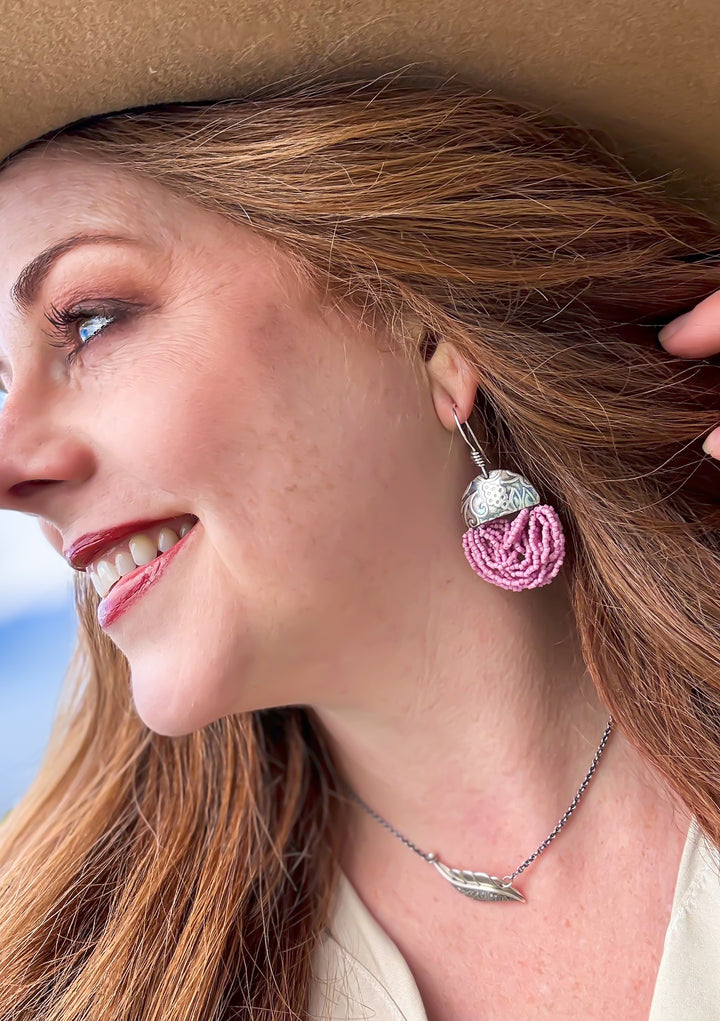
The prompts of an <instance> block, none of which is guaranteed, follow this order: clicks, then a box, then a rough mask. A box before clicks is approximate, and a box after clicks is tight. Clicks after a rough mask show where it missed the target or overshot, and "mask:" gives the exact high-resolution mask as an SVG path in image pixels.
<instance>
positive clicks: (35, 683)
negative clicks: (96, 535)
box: [0, 511, 76, 818]
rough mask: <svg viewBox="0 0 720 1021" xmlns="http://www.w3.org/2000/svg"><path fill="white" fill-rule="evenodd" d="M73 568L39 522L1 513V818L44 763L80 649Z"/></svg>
mask: <svg viewBox="0 0 720 1021" xmlns="http://www.w3.org/2000/svg"><path fill="white" fill-rule="evenodd" d="M73 574H74V572H73V570H72V568H70V567H69V566H68V564H66V563H65V561H64V560H63V558H62V557H61V556H60V555H59V554H58V553H57V552H56V551H55V550H54V549H53V548H52V546H51V545H50V543H49V542H48V541H47V539H46V538H45V536H44V535H43V534H42V532H41V531H40V526H39V524H38V519H37V518H31V517H28V516H27V515H24V514H19V513H17V512H10V511H0V818H1V817H2V816H3V815H4V814H5V813H6V812H7V811H8V810H9V809H10V808H12V807H13V805H15V804H16V803H17V801H18V800H19V799H20V797H21V796H22V794H23V792H24V791H25V789H26V788H27V786H28V785H29V783H30V781H31V780H32V779H33V777H34V775H35V773H36V772H37V769H38V766H39V765H40V759H41V757H42V753H43V749H44V747H45V744H46V742H47V739H48V737H49V734H50V726H51V723H52V718H53V715H54V713H55V707H56V704H57V700H58V697H59V694H60V686H61V682H62V678H63V674H64V672H65V668H66V666H67V663H68V660H69V658H70V655H71V653H72V650H73V646H74V643H75V630H76V618H75V609H74V595H73Z"/></svg>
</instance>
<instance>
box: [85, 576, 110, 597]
mask: <svg viewBox="0 0 720 1021" xmlns="http://www.w3.org/2000/svg"><path fill="white" fill-rule="evenodd" d="M87 573H88V574H89V575H90V581H91V582H92V583H93V585H94V587H95V591H96V592H97V594H98V595H99V596H100V598H101V599H104V598H105V594H106V593H105V591H104V589H103V585H102V583H101V581H100V579H99V578H98V576H97V574H96V573H95V571H88V572H87Z"/></svg>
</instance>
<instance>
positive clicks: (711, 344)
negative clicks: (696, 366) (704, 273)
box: [658, 291, 720, 459]
mask: <svg viewBox="0 0 720 1021" xmlns="http://www.w3.org/2000/svg"><path fill="white" fill-rule="evenodd" d="M658 339H659V340H660V343H661V344H662V346H663V347H664V348H665V350H666V351H668V352H669V353H670V354H673V355H678V357H680V358H709V357H710V356H711V355H716V354H720V291H715V293H714V294H711V295H710V296H709V297H707V298H705V299H704V300H703V301H701V302H699V303H698V304H697V305H696V306H695V308H693V309H692V310H691V311H690V312H685V313H684V315H681V316H678V317H677V318H676V319H673V320H672V321H671V322H669V323H668V324H667V326H664V327H663V329H662V330H660V333H659V336H658ZM703 449H704V450H705V453H707V454H710V456H711V457H716V458H718V459H720V426H718V427H717V428H716V429H713V431H712V432H711V433H710V435H709V436H708V437H707V438H706V439H705V442H704V443H703Z"/></svg>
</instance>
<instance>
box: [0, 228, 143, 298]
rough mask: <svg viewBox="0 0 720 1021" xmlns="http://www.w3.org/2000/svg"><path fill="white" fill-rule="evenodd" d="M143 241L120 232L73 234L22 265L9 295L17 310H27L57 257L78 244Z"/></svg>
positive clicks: (138, 242) (134, 242)
mask: <svg viewBox="0 0 720 1021" xmlns="http://www.w3.org/2000/svg"><path fill="white" fill-rule="evenodd" d="M143 243H144V242H143V241H142V240H141V239H140V238H133V237H128V236H126V235H121V234H74V235H73V236H72V237H69V238H66V239H65V240H64V241H59V242H58V243H57V244H55V245H51V247H50V248H46V249H45V250H44V251H42V252H40V254H39V255H36V256H35V258H34V259H32V260H31V261H30V262H29V263H28V264H27V266H24V267H23V269H22V270H21V271H20V275H19V276H18V278H17V280H16V281H15V283H14V284H13V285H12V287H11V288H10V297H11V298H12V300H13V303H14V305H15V307H16V308H17V309H18V311H19V312H27V311H28V310H29V309H30V308H31V306H32V305H33V303H34V302H35V300H36V298H37V295H38V291H39V290H40V287H41V286H42V283H43V281H44V280H45V278H46V277H47V275H48V273H49V272H50V270H51V269H52V268H53V266H54V265H55V263H56V262H57V261H58V259H60V258H61V257H62V256H63V255H65V254H66V253H67V252H71V251H72V250H73V249H74V248H79V247H80V245H92V244H95V245H103V244H105V245H107V244H114V245H117V244H135V245H141V244H143Z"/></svg>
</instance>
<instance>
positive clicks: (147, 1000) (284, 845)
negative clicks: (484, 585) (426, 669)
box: [0, 75, 720, 1021]
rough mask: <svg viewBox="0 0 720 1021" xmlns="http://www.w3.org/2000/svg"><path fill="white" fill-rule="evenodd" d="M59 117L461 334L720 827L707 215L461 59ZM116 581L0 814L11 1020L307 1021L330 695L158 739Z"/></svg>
mask: <svg viewBox="0 0 720 1021" xmlns="http://www.w3.org/2000/svg"><path fill="white" fill-rule="evenodd" d="M51 137H56V138H59V139H63V140H64V141H65V142H66V143H67V144H71V145H73V146H76V147H78V148H79V149H80V150H81V151H84V152H91V153H93V154H94V155H95V156H96V157H97V158H100V159H103V160H107V161H112V162H113V163H117V164H120V165H122V167H124V168H126V169H127V171H128V172H131V173H135V174H141V175H148V176H150V177H152V178H153V179H155V180H156V181H159V182H161V183H163V184H165V185H166V186H167V187H168V188H171V189H173V190H174V191H175V192H177V193H180V194H182V195H184V196H186V197H189V198H191V199H193V200H195V201H196V202H198V203H200V204H201V205H202V206H204V207H206V208H209V209H211V210H213V211H215V212H218V213H220V214H222V215H223V216H227V217H228V218H230V219H231V220H234V221H237V222H241V223H242V224H244V225H246V226H249V227H250V228H251V229H254V230H257V231H260V232H261V233H262V234H263V235H264V236H265V237H270V238H272V239H274V240H275V241H276V242H277V243H278V244H279V245H281V246H284V247H285V250H287V251H289V252H290V253H292V255H293V259H294V260H295V262H296V264H297V265H298V266H299V267H301V268H302V272H304V273H306V274H307V279H308V281H309V282H312V283H314V284H317V286H318V291H319V293H322V294H325V295H330V296H333V300H335V299H337V298H339V299H343V298H352V299H353V300H354V301H355V302H356V303H357V302H358V301H359V302H360V303H361V304H363V305H364V306H365V307H370V306H372V308H373V309H375V310H377V311H379V312H380V313H381V315H382V316H383V317H384V320H385V321H386V322H387V323H389V324H391V326H392V329H393V331H394V335H396V339H397V343H398V345H399V346H400V348H401V349H402V350H403V351H405V352H406V353H407V355H408V357H410V358H427V357H428V356H429V354H430V353H431V352H432V349H433V345H434V344H435V343H436V342H437V340H438V338H445V339H448V340H451V341H452V342H453V343H454V344H455V345H456V346H457V348H458V349H459V351H460V352H461V353H462V354H463V355H464V356H465V357H466V358H467V360H468V362H469V363H470V365H471V366H472V367H473V371H474V372H476V374H477V379H478V382H479V394H478V398H477V401H476V406H475V408H474V409H473V418H472V419H471V424H472V425H473V427H474V428H475V429H476V431H477V430H478V429H482V428H485V429H487V430H489V433H490V435H491V436H492V438H493V442H494V445H495V447H496V449H497V451H498V456H499V460H500V463H501V464H502V465H503V466H508V467H515V468H516V469H517V470H519V471H521V472H522V473H523V474H525V475H526V476H528V477H529V478H530V479H532V480H533V481H534V482H535V483H536V484H538V486H539V487H540V488H541V490H542V491H543V493H544V495H545V497H546V498H547V499H548V500H550V501H551V502H552V503H553V504H554V505H555V506H556V507H557V508H558V510H559V512H560V514H561V517H562V519H563V523H564V526H565V529H566V532H567V534H568V540H569V557H568V560H567V569H568V577H569V581H570V587H571V597H572V601H573V606H574V612H575V615H576V619H577V626H578V628H579V632H580V635H581V638H582V643H583V650H584V656H585V659H586V664H587V667H588V670H589V672H590V674H591V676H592V678H593V680H594V682H595V684H596V686H597V689H598V691H599V693H600V696H601V698H602V699H603V700H604V701H605V703H606V704H607V706H608V708H609V710H610V711H611V712H612V714H613V715H614V716H615V719H616V721H617V725H618V727H619V728H620V729H621V730H622V731H623V733H624V734H625V736H626V737H627V738H628V739H629V740H630V741H631V742H632V743H633V744H634V745H635V746H636V747H637V748H638V749H639V750H640V751H641V752H642V753H643V754H644V756H645V757H646V759H647V760H648V761H649V763H651V764H652V765H653V766H654V767H656V769H657V770H658V771H659V773H660V774H661V775H662V776H663V777H664V778H665V779H666V781H667V783H668V784H669V785H670V787H671V788H672V789H673V790H674V791H675V792H677V794H678V795H679V797H680V798H681V799H682V801H683V802H684V803H685V805H686V806H687V807H688V808H689V809H690V810H691V811H692V812H693V813H694V815H695V816H696V818H697V820H698V822H699V824H700V826H701V827H702V829H703V830H704V831H705V833H706V834H707V835H708V836H709V837H710V839H711V840H712V841H713V842H714V844H715V845H716V846H720V657H719V655H718V650H719V649H720V599H719V596H718V588H719V583H720V542H719V538H718V536H719V532H718V526H719V523H720V509H719V507H718V495H719V488H718V466H717V465H716V464H715V463H714V462H712V461H710V459H708V458H706V457H704V456H703V454H702V451H701V447H700V444H701V439H702V437H703V436H704V435H705V434H706V433H707V432H708V431H709V430H710V428H711V427H712V426H714V425H715V424H717V421H718V418H720V413H719V412H718V408H717V403H718V401H717V399H718V378H717V364H716V363H715V362H714V361H713V360H712V359H707V360H705V361H704V362H700V363H694V362H693V363H691V362H688V361H682V360H679V359H676V358H673V357H671V356H669V355H667V354H666V353H665V352H664V351H663V350H662V349H661V348H660V346H659V344H658V342H657V340H656V331H657V329H658V327H659V326H660V325H662V323H664V322H666V321H667V320H668V319H669V318H671V317H672V316H674V315H676V314H678V313H679V312H682V311H685V310H687V309H688V308H690V307H691V306H692V305H693V304H694V303H695V302H696V301H697V300H699V299H700V298H702V297H703V296H705V295H707V294H708V293H710V292H711V291H712V290H714V289H715V288H717V287H718V286H720V269H718V265H717V261H716V256H717V253H718V250H720V235H719V234H718V230H717V228H716V227H715V226H714V225H713V224H712V223H711V222H710V221H709V220H708V219H707V218H706V217H705V215H704V214H701V213H700V212H698V211H695V210H693V209H692V208H690V207H689V206H687V205H684V204H682V203H681V202H679V201H678V200H676V199H672V198H670V197H668V196H667V195H666V194H663V191H662V189H661V188H660V186H659V185H658V183H657V182H656V181H648V180H644V181H641V180H638V179H637V178H636V177H635V176H634V175H633V174H632V173H631V172H630V171H629V170H628V169H627V167H626V166H625V165H624V163H623V161H622V160H621V159H619V158H618V156H617V155H616V154H615V153H614V152H613V151H612V148H611V144H610V143H608V141H607V140H606V139H601V138H600V137H599V136H598V135H596V134H592V133H589V132H588V131H586V130H584V129H583V128H581V127H579V126H577V125H576V124H574V123H573V122H571V121H569V120H567V119H565V118H562V117H559V116H557V115H554V114H552V115H551V114H549V113H547V112H545V111H543V110H541V109H539V108H535V107H532V106H529V105H527V104H518V103H515V102H512V101H509V100H506V99H503V98H499V97H497V96H495V95H491V94H488V93H487V92H486V91H484V90H481V89H479V88H476V87H474V86H471V85H467V84H462V83H458V82H456V81H455V82H443V83H441V84H438V85H435V86H431V87H428V86H427V85H420V84H416V83H413V82H412V81H411V80H410V79H409V78H408V77H403V76H402V75H398V76H397V77H396V78H395V79H393V80H392V81H384V82H383V83H382V85H381V86H377V87H376V85H375V83H374V82H373V81H372V80H371V79H368V80H353V81H344V82H343V81H340V80H338V81H330V80H326V81H316V82H315V83H313V84H312V85H306V86H304V87H301V88H297V89H295V90H294V91H293V90H292V89H290V90H288V89H287V88H284V89H275V91H273V90H272V89H268V90H266V91H265V92H264V93H258V94H256V95H254V96H253V97H252V98H249V99H248V98H245V99H237V100H227V101H221V102H215V103H205V102H200V103H192V104H171V105H165V106H162V107H155V108H146V109H143V110H132V111H126V112H123V113H120V114H112V115H105V116H102V117H97V118H91V119H89V120H85V121H82V122H76V123H75V124H74V125H71V126H70V127H68V128H66V129H64V130H63V131H62V133H60V134H57V133H56V134H55V135H53V136H51ZM45 141H47V138H46V139H45ZM33 144H37V143H33ZM26 148H27V147H26ZM23 151H24V150H23ZM13 155H15V154H13ZM11 159H12V157H11ZM713 253H714V255H713ZM406 313H412V314H413V315H415V316H418V317H419V318H420V319H421V320H422V321H423V323H424V324H425V326H426V334H425V339H424V341H423V342H422V343H418V342H417V341H413V340H411V339H409V338H408V337H406V336H405V335H404V333H403V330H402V329H401V327H400V325H399V324H400V323H401V322H402V320H403V316H404V315H405V314H406ZM460 495H461V494H458V506H459V497H460ZM461 532H462V527H461V520H460V518H459V520H458V550H459V551H460V550H461V546H460V536H461ZM458 555H462V554H461V552H459V553H458ZM478 584H480V583H479V582H478ZM97 602H98V597H97V595H96V593H95V591H94V589H93V588H92V586H91V585H90V584H89V582H88V581H87V579H86V578H85V577H84V576H82V575H78V576H77V577H76V605H77V613H78V618H79V630H78V636H77V644H76V648H75V651H74V653H73V658H72V660H71V662H70V664H69V666H68V670H67V676H66V683H67V692H66V697H65V699H64V701H63V706H62V710H61V711H60V712H59V714H58V718H57V721H56V724H55V727H54V730H53V734H52V737H51V740H50V743H49V745H48V748H47V752H46V756H45V759H44V762H43V765H42V767H41V769H40V772H39V774H38V776H37V779H36V781H35V783H34V784H33V786H32V788H31V790H30V791H29V792H28V793H27V795H26V796H25V798H24V799H23V800H22V802H21V803H20V804H19V805H18V807H17V808H16V809H15V810H14V811H13V812H11V813H10V815H9V817H8V818H7V820H6V821H5V823H4V825H3V827H2V830H1V831H0V863H1V864H2V872H1V873H0V1021H5V1019H7V1021H10V1019H11V1018H12V1019H13V1021H29V1019H33V1021H36V1019H38V1018H43V1019H44V1021H90V1019H98V1021H99V1019H102V1021H175V1019H177V1021H180V1019H187V1018H203V1019H205V1021H211V1019H212V1021H221V1019H229V1018H246V1019H251V1018H252V1019H257V1018H260V1017H266V1018H268V1019H273V1018H277V1019H280V1018H283V1019H286V1018H295V1019H302V1018H305V1017H306V1016H307V1012H308V1002H309V993H310V988H311V983H312V969H311V962H312V954H313V950H314V948H315V946H316V944H317V941H318V939H319V938H320V937H321V934H322V931H323V927H324V925H325V923H326V921H327V919H328V915H329V911H330V906H331V897H332V892H333V889H334V885H335V880H336V877H337V869H338V848H339V841H340V835H341V833H342V831H343V827H344V825H345V816H344V810H343V802H342V798H341V797H340V793H341V792H340V777H339V774H338V772H337V770H336V767H335V765H334V764H333V761H332V758H331V756H330V755H329V752H328V746H327V744H326V742H325V740H324V738H323V734H322V732H321V728H320V727H319V725H318V723H317V720H316V719H315V717H314V714H313V712H312V709H311V708H309V707H301V706H294V707H276V708H271V709H267V710H264V711H259V712H255V713H249V714H245V715H239V716H233V717H228V718H225V719H221V720H219V721H217V722H216V723H213V724H212V725H211V726H208V727H206V728H205V729H203V730H202V731H200V732H197V733H194V734H191V735H189V736H187V737H182V738H167V737H162V736H158V735H156V734H154V733H152V732H150V731H149V730H148V729H147V728H146V727H145V726H144V725H143V724H142V723H141V721H140V720H139V719H138V717H137V715H136V713H135V712H134V710H133V706H132V700H131V695H130V686H129V676H130V675H129V667H128V663H127V661H126V659H125V657H124V656H123V655H122V654H121V653H120V651H119V650H118V649H117V647H116V646H115V645H114V644H113V643H112V642H111V641H110V639H109V638H108V637H107V636H106V635H105V633H104V632H103V631H102V630H101V629H100V628H99V626H98V624H97V622H96V615H95V611H96V606H97Z"/></svg>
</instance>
